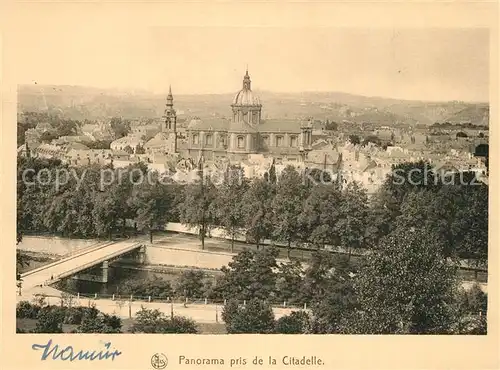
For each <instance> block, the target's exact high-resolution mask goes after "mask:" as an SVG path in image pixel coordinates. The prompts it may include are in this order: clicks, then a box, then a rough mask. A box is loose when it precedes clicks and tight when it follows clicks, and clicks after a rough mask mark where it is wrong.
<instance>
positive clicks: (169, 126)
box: [162, 86, 177, 132]
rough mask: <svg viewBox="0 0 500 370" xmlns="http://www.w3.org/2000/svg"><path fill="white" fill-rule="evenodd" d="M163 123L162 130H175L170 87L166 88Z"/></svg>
mask: <svg viewBox="0 0 500 370" xmlns="http://www.w3.org/2000/svg"><path fill="white" fill-rule="evenodd" d="M163 118H165V124H164V125H163V129H162V131H164V132H167V131H169V132H177V115H176V113H175V109H174V97H173V95H172V87H171V86H170V87H169V88H168V95H167V104H166V108H165V115H164V116H163Z"/></svg>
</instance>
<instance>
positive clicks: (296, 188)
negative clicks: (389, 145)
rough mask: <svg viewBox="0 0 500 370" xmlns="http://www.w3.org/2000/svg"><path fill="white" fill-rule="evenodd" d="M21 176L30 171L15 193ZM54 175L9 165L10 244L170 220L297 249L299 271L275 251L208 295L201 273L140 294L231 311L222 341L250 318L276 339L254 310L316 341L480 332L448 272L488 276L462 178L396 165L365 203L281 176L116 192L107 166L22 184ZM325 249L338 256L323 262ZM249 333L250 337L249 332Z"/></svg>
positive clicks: (242, 265) (479, 196)
mask: <svg viewBox="0 0 500 370" xmlns="http://www.w3.org/2000/svg"><path fill="white" fill-rule="evenodd" d="M26 169H33V171H32V172H30V173H28V174H27V176H25V177H24V180H26V181H23V173H24V170H26ZM60 169H66V167H65V165H63V164H61V163H60V162H58V161H53V160H39V159H32V158H19V159H18V200H17V201H18V212H17V222H18V231H21V233H20V234H21V237H22V231H48V232H54V233H61V234H63V235H67V236H72V235H78V236H83V237H96V236H102V237H108V236H110V235H111V234H112V232H113V231H114V230H115V229H116V228H117V227H123V226H124V225H125V222H126V220H133V221H134V222H135V224H136V226H137V228H138V229H139V230H143V231H147V232H150V233H151V235H152V233H153V231H154V230H158V229H161V228H162V227H163V225H164V224H165V223H166V222H168V221H169V220H175V219H176V218H177V217H180V220H181V222H183V223H184V224H186V225H189V226H192V227H196V228H198V229H199V230H200V236H201V243H202V245H203V243H204V238H205V236H206V235H208V234H209V231H210V228H212V227H215V226H217V227H221V228H223V229H224V230H225V231H226V233H227V234H228V235H229V236H230V237H231V239H234V238H235V237H236V235H238V234H244V235H245V236H246V238H247V241H248V242H249V243H254V244H256V245H257V247H259V246H260V247H261V246H262V245H267V244H268V243H269V241H271V243H275V244H280V245H281V246H284V247H286V248H287V249H288V251H289V253H290V251H291V250H293V249H294V248H296V247H302V248H307V249H308V251H309V252H310V253H312V257H311V259H310V261H309V263H308V265H307V266H306V265H302V264H301V263H299V262H297V261H295V260H293V258H291V259H290V260H289V261H288V262H283V261H278V255H279V253H278V249H277V248H274V247H267V246H266V247H264V248H260V249H259V248H258V249H257V250H245V251H243V252H241V253H239V254H238V255H236V256H234V259H233V261H232V262H231V263H230V264H229V265H228V266H227V267H224V268H222V276H221V277H220V278H219V279H218V280H217V281H216V283H215V285H214V286H211V285H210V284H208V285H207V283H206V281H204V280H206V279H204V277H203V276H202V275H203V274H201V273H198V272H186V273H185V274H184V275H183V276H182V278H181V280H180V281H179V282H178V283H177V284H176V285H175V286H171V285H170V284H169V283H165V282H158V281H156V282H155V281H151V282H149V283H148V284H149V285H148V287H147V291H148V292H149V293H151V295H155V296H164V297H165V296H166V297H168V296H170V294H176V295H185V296H191V297H192V296H198V297H202V296H205V297H209V298H214V299H226V300H228V301H229V300H237V301H238V302H237V303H230V304H229V303H228V305H227V306H226V309H225V312H226V313H225V315H226V316H227V315H231V314H234V315H236V316H234V317H236V318H237V319H234V320H232V319H230V321H231V322H232V323H228V322H226V324H228V332H248V330H250V329H248V328H249V327H253V326H254V324H255V325H257V323H256V322H254V321H252V320H255V317H253V315H254V314H255V315H257V317H258V318H259V320H264V321H263V322H264V323H263V324H262V325H261V324H259V325H257V326H255V327H256V328H258V330H259V332H271V331H274V330H275V329H274V326H273V325H274V321H272V320H271V319H270V317H271V316H270V315H269V312H268V311H269V310H267V308H266V307H265V303H263V302H264V301H267V302H268V303H273V304H276V303H278V302H285V303H287V304H296V305H304V304H306V305H307V306H308V308H310V309H311V314H312V316H311V319H310V320H309V321H308V324H307V325H305V324H304V325H302V324H300V325H302V327H307V330H308V332H313V333H340V332H342V333H344V332H347V333H464V332H467V333H483V332H485V331H486V326H485V317H486V300H485V299H484V298H481V297H482V296H481V295H480V294H479V293H478V292H475V293H474V294H473V295H472V296H473V297H474V298H471V297H469V296H466V295H464V294H463V293H460V291H459V289H458V285H457V271H456V267H455V266H456V265H457V264H458V262H460V263H467V262H472V263H473V264H475V265H477V266H480V265H486V263H487V258H488V253H487V251H488V186H487V185H484V184H482V183H478V182H477V181H476V180H475V178H474V177H473V176H471V174H467V173H465V174H462V176H461V178H454V179H452V181H450V179H447V178H446V177H443V176H442V174H440V173H435V172H433V171H432V169H431V167H430V165H429V164H428V163H426V162H417V163H403V164H400V165H398V166H395V167H394V169H393V171H392V173H391V175H389V176H388V177H387V179H386V181H385V183H384V184H383V186H382V187H381V189H380V190H379V191H378V192H377V193H376V194H374V195H373V197H371V198H370V199H369V198H368V196H367V194H366V191H365V190H364V189H363V188H362V187H361V186H359V185H358V184H356V183H350V184H348V185H346V186H342V187H339V186H338V184H337V183H335V182H334V183H329V184H314V182H315V181H314V179H315V177H313V178H312V179H308V181H304V177H303V176H302V174H301V173H299V172H297V171H296V170H294V169H293V168H292V167H288V168H286V169H285V170H284V171H282V172H281V173H280V174H279V175H278V174H277V173H276V169H275V167H274V166H272V167H271V170H270V171H269V173H268V175H267V176H266V177H264V178H261V179H254V180H252V181H249V180H247V179H244V178H242V177H241V174H236V175H234V174H233V173H232V172H230V171H229V172H228V173H227V174H226V176H225V178H224V179H223V181H222V183H221V184H215V183H213V182H211V181H209V180H208V179H207V180H206V181H204V182H203V183H194V184H188V185H180V184H170V183H167V184H163V183H162V182H161V181H153V182H152V183H147V182H142V183H139V184H134V183H136V182H137V181H132V182H130V181H124V182H118V183H117V182H112V183H110V184H109V185H108V184H107V183H106V184H104V185H103V186H101V181H100V175H101V172H100V171H101V170H108V172H110V173H114V174H115V175H117V171H118V170H116V169H113V168H112V167H110V166H108V167H98V166H88V167H82V168H78V169H74V171H76V172H75V173H76V174H77V175H80V177H73V178H70V179H69V181H68V182H67V183H66V184H64V185H61V186H60V187H58V188H57V187H54V186H48V185H43V184H41V183H40V182H39V181H34V183H33V184H30V182H31V181H32V180H33V179H34V178H36V176H38V175H39V174H40V173H43V172H45V174H44V175H45V176H48V175H52V176H55V174H56V173H57V170H60ZM42 170H43V171H42ZM83 173H85V176H84V178H83V181H78V179H80V178H82V177H81V175H82V174H83ZM141 174H142V175H144V174H146V168H145V167H144V166H143V165H139V164H138V165H135V166H130V167H129V168H127V169H126V170H125V176H123V175H122V178H123V177H125V178H126V176H131V177H130V178H131V179H135V180H136V179H137V177H139V176H141ZM154 176H157V175H154ZM154 176H153V178H154ZM315 176H316V177H317V173H316V174H315ZM240 180H241V181H240ZM459 180H461V181H459ZM334 185H335V186H334ZM331 247H333V248H337V249H338V248H340V249H342V250H346V251H347V252H348V253H347V254H346V256H345V257H343V256H339V255H338V254H332V253H331V252H328V251H326V250H325V249H327V248H331ZM354 252H356V256H357V258H356V259H354V258H351V254H352V253H354ZM360 256H361V257H360ZM458 260H461V261H458ZM135 289H137V290H140V291H141V292H142V294H144V287H142V286H141V287H140V288H139V287H135V288H134V287H133V286H132V285H130V286H128V287H125V288H124V290H126V291H127V293H131V294H133V293H134V291H136V290H135ZM243 302H246V304H245V305H243V308H242V306H241V304H242V303H243ZM271 313H272V312H271ZM479 313H481V314H479ZM43 315H45V316H44V317H46V319H44V320H45V321H46V322H47V323H48V324H47V325H46V327H47V328H49V329H50V330H58V329H57V328H56V327H55V326H54V327H53V326H51V325H52V324H50V322H51V320H52V319H53V318H54V317H55V315H56V314H54V313H52V312H50V311H47V312H45V311H44V313H43ZM150 316H151V315H150ZM227 317H229V316H227ZM160 319H161V317H160ZM160 319H158V320H160ZM54 320H55V319H54ZM155 320H156V319H155ZM248 320H250V321H251V322H254V324H251V325H247V323H246V322H247V321H248ZM273 320H274V319H273ZM294 320H295V321H294ZM45 321H44V322H45ZM94 321H95V320H94ZM271 323H273V324H272V325H271ZM165 325H166V326H165V327H166V328H167V329H162V330H164V331H163V332H168V330H170V329H168V328H169V327H170V326H168V325H174V323H173V322H169V324H168V325H167V324H165ZM175 325H177V324H175ZM300 325H299V324H298V323H297V322H296V319H295V318H294V319H293V320H292V319H291V318H290V319H283V320H282V321H281V322H280V327H281V328H283V329H280V330H282V331H296V330H297V327H298V326H300ZM271 327H272V328H271ZM89 330H90V329H89ZM137 330H139V329H137ZM141 330H142V329H141ZM304 330H305V329H304Z"/></svg>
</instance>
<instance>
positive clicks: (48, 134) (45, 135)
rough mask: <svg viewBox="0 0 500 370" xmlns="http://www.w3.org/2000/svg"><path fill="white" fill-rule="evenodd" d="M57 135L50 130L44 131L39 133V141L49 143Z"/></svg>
mask: <svg viewBox="0 0 500 370" xmlns="http://www.w3.org/2000/svg"><path fill="white" fill-rule="evenodd" d="M57 138H58V136H57V135H56V134H54V133H52V132H50V131H45V132H43V133H42V135H40V141H42V142H44V143H50V142H51V141H52V140H54V139H57Z"/></svg>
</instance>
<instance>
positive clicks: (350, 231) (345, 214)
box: [334, 182, 368, 258]
mask: <svg viewBox="0 0 500 370" xmlns="http://www.w3.org/2000/svg"><path fill="white" fill-rule="evenodd" d="M367 204H368V196H367V194H366V190H364V189H363V188H362V187H361V186H360V185H358V184H357V183H356V182H350V183H349V184H347V186H346V187H345V189H344V190H343V191H342V197H341V201H340V206H339V209H338V213H339V218H338V220H337V223H336V225H335V226H336V228H335V229H334V230H335V231H336V234H337V235H338V236H339V240H340V244H341V246H342V247H344V248H346V249H347V250H348V251H349V258H350V257H351V251H352V249H359V248H361V247H363V246H364V244H365V234H366V227H367V217H368V206H367Z"/></svg>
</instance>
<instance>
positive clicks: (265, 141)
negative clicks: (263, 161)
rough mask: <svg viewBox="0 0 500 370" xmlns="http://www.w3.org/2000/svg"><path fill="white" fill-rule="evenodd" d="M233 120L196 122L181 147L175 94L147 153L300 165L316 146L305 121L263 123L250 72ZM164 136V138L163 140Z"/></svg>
mask: <svg viewBox="0 0 500 370" xmlns="http://www.w3.org/2000/svg"><path fill="white" fill-rule="evenodd" d="M230 107H231V117H230V118H229V119H225V118H212V119H203V120H202V119H199V118H193V119H192V120H191V122H190V123H189V124H188V126H187V128H186V141H187V142H186V143H185V146H182V147H179V145H178V144H179V143H178V135H177V127H176V114H175V110H174V109H173V97H172V94H171V91H170V92H169V95H168V97H167V109H166V110H165V116H164V119H165V120H164V125H163V127H162V132H161V133H159V134H158V135H157V136H156V137H155V138H153V139H152V141H151V142H148V143H146V145H145V149H146V152H153V151H157V150H162V149H160V148H163V150H164V151H166V152H167V153H178V154H179V156H180V157H181V158H186V157H187V158H201V157H203V158H204V159H208V160H215V159H218V158H224V157H225V158H229V160H230V161H233V162H241V161H243V160H246V159H247V158H248V156H249V155H251V154H259V153H260V154H267V155H270V156H272V157H274V158H276V159H277V160H284V161H288V160H290V161H299V160H304V159H305V158H306V157H307V153H308V152H309V151H310V150H311V145H312V140H313V136H312V130H313V128H312V123H311V121H309V120H308V121H301V120H293V119H289V120H271V119H262V104H261V101H260V99H259V97H258V96H257V95H256V94H255V93H254V92H253V91H252V88H251V80H250V75H249V74H248V71H246V74H245V76H244V77H243V86H242V89H241V90H240V91H238V92H237V93H236V95H235V96H234V99H233V101H232V103H231V105H230ZM160 136H161V137H160Z"/></svg>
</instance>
